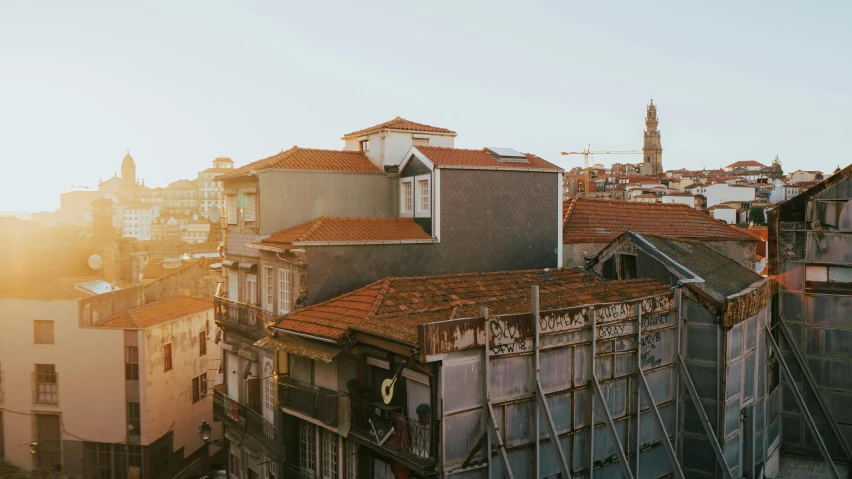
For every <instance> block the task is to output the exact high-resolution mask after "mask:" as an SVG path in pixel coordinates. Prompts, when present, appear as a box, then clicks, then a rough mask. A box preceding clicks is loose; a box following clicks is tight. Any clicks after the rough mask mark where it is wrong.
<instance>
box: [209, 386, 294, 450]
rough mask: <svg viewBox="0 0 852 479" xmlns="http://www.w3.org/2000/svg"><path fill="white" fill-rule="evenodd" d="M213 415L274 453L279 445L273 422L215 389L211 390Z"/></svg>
mask: <svg viewBox="0 0 852 479" xmlns="http://www.w3.org/2000/svg"><path fill="white" fill-rule="evenodd" d="M213 417H215V418H216V419H220V420H222V421H224V422H225V424H227V425H228V427H230V428H234V429H240V430H242V431H244V432H246V433H248V434H249V435H250V436H251V437H252V438H253V439H254V440H255V441H257V442H258V443H260V444H262V445H263V446H264V447H266V448H267V449H268V450H269V451H270V452H272V453H276V452H277V448H279V447H280V444H281V442H280V439H279V436H278V430H277V429H276V428H275V424H272V423H270V422H269V421H267V420H266V419H264V418H263V415H261V414H260V413H259V412H257V411H255V410H253V409H251V408H249V407H248V406H245V405H243V404H240V403H239V402H237V401H235V400H233V399H231V398H229V397H228V396H227V395H225V394H224V393H222V392H220V391H216V390H213Z"/></svg>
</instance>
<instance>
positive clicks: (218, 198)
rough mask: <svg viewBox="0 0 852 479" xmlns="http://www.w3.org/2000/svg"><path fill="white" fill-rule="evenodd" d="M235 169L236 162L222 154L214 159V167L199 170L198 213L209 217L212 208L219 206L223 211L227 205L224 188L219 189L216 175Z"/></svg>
mask: <svg viewBox="0 0 852 479" xmlns="http://www.w3.org/2000/svg"><path fill="white" fill-rule="evenodd" d="M233 169H234V162H233V161H232V160H231V159H230V158H228V157H224V156H220V157H218V158H216V159H215V160H213V167H212V168H207V169H206V170H204V171H199V172H198V181H197V182H196V186H197V187H198V194H197V196H196V198H197V199H198V214H199V215H200V216H201V217H202V218H207V216H208V215H209V214H210V210H211V209H212V208H214V207H215V208H218V209H219V212H220V213H222V211H224V210H223V208H224V206H225V203H224V197H223V196H222V190H220V189H219V182H218V181H216V179H215V178H216V176H218V175H221V174H223V173H227V172H229V171H231V170H233Z"/></svg>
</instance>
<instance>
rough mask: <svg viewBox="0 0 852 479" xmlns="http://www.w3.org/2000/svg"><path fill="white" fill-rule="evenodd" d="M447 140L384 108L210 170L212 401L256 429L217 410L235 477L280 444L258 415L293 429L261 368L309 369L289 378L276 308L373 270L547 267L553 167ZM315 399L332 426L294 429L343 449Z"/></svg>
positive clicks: (555, 211)
mask: <svg viewBox="0 0 852 479" xmlns="http://www.w3.org/2000/svg"><path fill="white" fill-rule="evenodd" d="M454 137H455V133H454V132H451V131H450V130H447V129H444V128H437V127H432V126H429V125H423V124H419V123H414V122H411V121H408V120H404V119H401V118H396V119H394V120H391V121H390V122H386V123H383V124H380V125H376V126H375V127H371V128H368V129H365V130H360V131H357V132H353V133H351V134H347V135H344V140H345V149H344V150H316V149H308V148H299V147H294V148H292V149H290V150H287V151H284V152H281V153H280V154H278V155H275V156H272V157H270V158H266V159H264V160H260V161H258V162H255V163H252V164H249V165H246V166H244V167H241V168H236V169H234V171H233V172H229V173H227V174H225V175H221V176H219V177H217V180H219V181H221V182H222V185H223V192H224V195H225V202H226V225H227V236H226V241H225V260H224V262H223V267H224V269H225V270H226V273H227V286H228V287H227V297H222V298H217V299H216V303H217V306H216V308H217V309H216V311H217V315H216V318H217V319H216V320H217V324H219V325H220V326H221V327H222V329H223V330H224V331H225V340H224V342H223V346H222V347H223V349H224V350H225V351H226V352H225V354H224V361H225V368H226V371H228V373H227V374H226V377H227V378H228V380H229V381H231V382H229V383H227V384H223V385H222V387H221V389H223V390H222V391H220V392H219V393H218V394H220V396H219V397H220V401H219V402H217V404H219V403H221V404H223V405H224V404H226V403H228V404H233V403H238V404H240V407H242V408H244V409H243V410H244V411H245V414H247V415H248V416H247V417H251V418H254V419H252V420H253V421H255V422H256V423H258V424H263V425H264V426H263V427H262V428H261V430H262V431H265V432H258V431H254V432H253V431H251V430H247V429H245V428H240V427H238V422H236V421H231V422H230V423H229V422H228V419H227V417H225V415H224V409H223V412H222V418H223V420H224V421H225V425H226V429H227V432H226V437H229V438H233V439H234V440H233V441H231V442H230V447H231V449H230V453H231V460H230V463H231V466H232V469H231V471H232V473H234V474H237V475H238V477H247V476H248V475H251V474H258V475H260V474H268V473H269V470H268V469H264V468H265V467H266V468H268V467H269V466H268V465H265V466H261V464H264V463H266V464H269V462H268V461H272V460H274V459H276V458H279V459H280V458H283V457H286V455H287V454H289V452H288V451H292V449H288V447H287V446H286V443H285V447H284V451H282V450H281V448H275V447H269V446H268V445H269V444H270V443H271V444H275V443H276V441H277V439H276V437H274V436H273V435H272V432H269V431H270V430H269V429H268V428H269V425H280V424H285V423H286V424H290V425H291V427H284V428H283V429H276V428H273V429H272V430H271V431H278V432H274V434H279V435H280V434H284V433H282V432H280V431H282V430H283V431H285V432H286V431H290V432H292V430H293V428H301V427H302V426H298V425H294V424H297V423H294V422H293V421H295V420H296V419H304V418H303V417H301V416H299V415H298V414H295V415H294V414H290V413H287V414H283V415H281V416H280V418H278V419H276V417H278V416H277V413H278V412H280V410H279V409H276V407H275V405H276V404H277V402H276V401H277V398H280V394H281V390H280V389H279V386H278V385H276V383H275V382H274V381H273V380H271V379H270V378H269V377H270V376H271V374H265V373H260V372H259V371H267V370H269V371H272V372H273V374H274V372H276V371H288V372H289V371H291V370H293V371H295V372H294V374H296V375H297V376H296V378H295V379H294V380H296V381H301V382H302V383H304V382H305V381H303V380H304V379H306V378H307V377H306V376H299V374H307V373H305V369H304V368H303V367H301V366H299V367H295V368H292V367H291V366H292V365H290V364H289V363H288V361H287V358H288V354H290V352H293V349H292V348H294V347H297V346H298V341H296V342H295V343H293V342H292V341H289V342H288V341H285V342H284V343H282V344H278V343H275V344H271V343H270V342H271V341H272V340H273V339H274V338H272V339H270V337H269V333H268V331H267V329H266V326H268V325H269V324H271V321H272V319H273V318H274V317H275V316H277V315H280V314H285V313H287V312H289V311H292V310H296V309H298V308H300V307H304V306H308V305H311V304H315V303H317V302H321V301H323V300H326V299H328V298H332V297H334V296H336V295H339V294H343V293H346V292H349V291H352V290H354V289H357V288H359V287H362V286H364V285H366V284H369V283H370V282H372V281H375V280H378V279H380V278H382V277H385V276H398V275H422V274H436V273H447V272H467V271H494V270H502V269H518V268H530V267H541V268H544V267H556V266H558V264H559V259H560V258H559V251H560V248H559V240H558V238H559V237H560V236H559V228H560V225H561V221H560V218H561V215H560V202H559V199H560V198H561V181H562V180H561V173H562V172H561V170H559V169H558V168H557V167H555V166H554V165H552V164H550V163H548V162H546V161H544V160H542V159H541V158H539V157H537V156H535V155H531V154H522V153H519V152H517V151H515V150H511V149H505V148H484V149H482V150H463V149H455V148H452V141H453V138H454ZM433 145H441V146H433ZM513 191H514V192H517V191H523V192H524V195H521V196H519V195H517V194H514V193H513ZM519 198H522V199H521V200H520V201H519ZM472 204H476V205H477V207H475V208H471V207H470V206H471V205H472ZM521 222H523V227H519V225H521ZM484 233H485V234H489V235H490V236H489V238H488V239H485V238H483V237H482V236H481V235H482V234H484ZM339 268H343V270H341V269H339ZM335 270H337V271H336V272H335ZM294 344H295V345H294ZM296 361H297V362H298V360H296ZM320 362H322V361H320ZM297 366H298V364H297ZM311 368H313V369H312V371H314V372H317V371H318V372H317V374H319V377H321V378H325V379H320V380H319V381H320V384H321V387H323V388H326V389H327V390H329V391H340V390H342V389H344V387H343V386H345V384H343V385H341V384H339V383H336V382H335V381H336V379H335V380H333V378H334V377H335V375H334V374H331V373H330V372H329V371H328V370H325V369H323V365H322V364H319V365H316V366H311ZM234 371H237V372H243V374H242V375H241V374H234ZM314 372H310V374H314ZM329 374H330V375H329ZM263 378H265V379H263ZM255 379H256V380H257V382H252V381H253V380H255ZM311 384H313V383H311ZM303 386H304V385H303V384H301V383H294V384H288V385H283V386H280V387H285V388H290V389H288V390H292V391H294V392H293V393H292V394H296V395H308V396H311V395H313V394H314V392H315V389H314V388H313V386H309V387H303ZM251 391H256V392H255V393H252V392H251ZM260 391H262V393H260ZM317 394H319V393H317ZM323 394H325V393H323ZM336 394H337V393H334V394H333V395H332V396H335V397H336ZM254 398H257V400H254V401H253V399H254ZM270 405H271V406H270ZM222 407H223V408H224V406H222ZM324 409H326V411H331V410H336V411H337V413H335V414H336V415H335V417H334V418H330V419H329V420H328V421H331V422H334V423H335V424H338V426H334V428H338V427H343V428H344V429H342V430H341V429H335V430H334V431H332V432H333V433H334V434H333V435H328V434H330V433H324V432H323V430H322V429H316V427H320V428H324V429H325V430H326V431H327V430H328V427H326V426H329V424H327V423H323V422H322V421H319V423H322V424H325V426H320V424H319V423H317V422H314V423H311V422H310V421H308V422H309V423H311V424H313V427H314V429H311V428H310V427H309V426H304V427H305V429H304V434H305V435H310V437H312V438H314V440H315V441H317V442H316V444H321V441H323V440H325V441H326V442H328V441H331V442H334V443H335V444H338V446H339V447H338V448H332V449H333V450H334V451H337V453H336V454H338V453H339V455H338V456H337V457H339V458H343V457H348V456H346V455H344V454H343V453H342V452H341V451H342V450H341V449H340V448H344V446H343V443H341V442H339V441H340V440H342V439H340V438H344V437H346V434H345V424H346V421H347V419H346V418H347V416H348V412H346V411H347V410H348V407H343V409H341V407H340V406H339V405H338V407H337V408H324ZM291 412H292V411H291ZM329 414H330V412H329ZM276 421H280V422H276ZM341 424H342V425H343V426H341ZM300 430H301V429H300ZM323 434H325V436H323ZM279 437H280V436H279ZM323 438H324V439H323ZM282 440H283V438H282ZM317 447H320V446H317ZM329 447H330V446H329ZM353 447H354V446H353ZM332 449H328V450H329V451H331V450H332ZM306 451H307V450H306ZM315 452H316V453H317V454H319V455H320V456H321V454H322V451H321V450H320V449H317V450H316V451H315ZM307 453H308V452H306V454H307ZM329 454H331V453H330V452H329ZM279 455H282V456H280V457H279ZM320 456H315V458H316V457H320ZM280 463H281V464H282V468H283V467H285V466H283V464H289V465H292V461H281V462H280ZM286 467H289V466H286ZM278 472H280V473H284V472H285V470H284V469H282V470H280V471H278ZM291 472H292V471H291Z"/></svg>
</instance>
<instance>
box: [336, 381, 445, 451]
mask: <svg viewBox="0 0 852 479" xmlns="http://www.w3.org/2000/svg"><path fill="white" fill-rule="evenodd" d="M352 431H354V432H355V433H357V434H358V435H359V436H361V437H363V438H366V439H368V440H369V441H370V442H372V443H373V444H378V445H381V446H382V447H383V448H384V449H387V450H389V451H393V452H395V453H397V454H398V455H400V456H402V457H404V458H406V459H408V460H411V461H414V462H416V463H419V464H423V465H426V464H433V463H434V462H435V459H436V458H437V455H438V452H439V451H438V437H439V435H440V431H441V422H440V421H430V422H428V423H426V424H421V423H420V421H419V420H418V419H417V418H409V417H407V416H405V415H404V414H402V411H401V408H397V409H396V410H394V409H393V408H387V407H385V406H384V405H382V404H378V403H371V402H368V401H365V400H363V399H357V398H352Z"/></svg>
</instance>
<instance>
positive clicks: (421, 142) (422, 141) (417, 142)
mask: <svg viewBox="0 0 852 479" xmlns="http://www.w3.org/2000/svg"><path fill="white" fill-rule="evenodd" d="M411 143H412V144H413V145H414V146H429V138H428V137H426V138H417V137H414V138H412V139H411Z"/></svg>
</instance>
